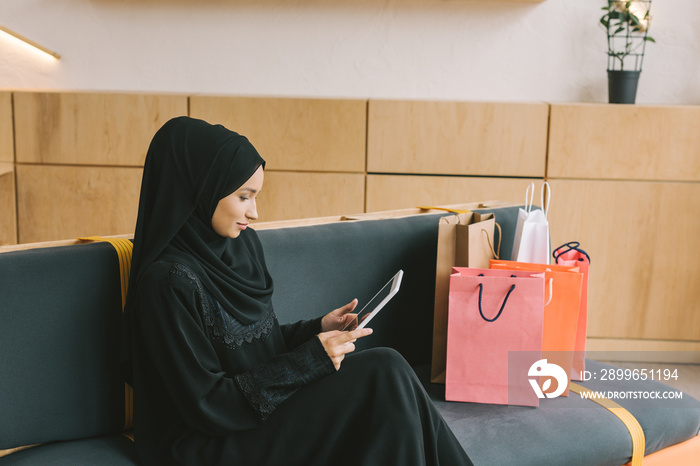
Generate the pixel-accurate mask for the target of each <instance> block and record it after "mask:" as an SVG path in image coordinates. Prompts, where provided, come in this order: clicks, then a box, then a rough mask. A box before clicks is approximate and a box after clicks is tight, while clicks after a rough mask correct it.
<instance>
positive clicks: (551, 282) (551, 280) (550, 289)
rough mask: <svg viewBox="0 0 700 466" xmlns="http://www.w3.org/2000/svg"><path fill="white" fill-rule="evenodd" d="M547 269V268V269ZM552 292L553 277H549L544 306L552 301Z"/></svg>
mask: <svg viewBox="0 0 700 466" xmlns="http://www.w3.org/2000/svg"><path fill="white" fill-rule="evenodd" d="M547 270H549V269H547ZM553 292H554V279H553V278H550V279H549V299H548V300H547V302H546V303H544V305H545V306H549V303H551V302H552V294H553Z"/></svg>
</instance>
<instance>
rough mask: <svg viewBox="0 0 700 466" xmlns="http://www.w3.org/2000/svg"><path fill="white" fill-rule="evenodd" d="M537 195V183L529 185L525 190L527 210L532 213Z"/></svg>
mask: <svg viewBox="0 0 700 466" xmlns="http://www.w3.org/2000/svg"><path fill="white" fill-rule="evenodd" d="M534 197H535V183H530V184H529V185H527V189H526V190H525V212H527V213H530V211H531V210H532V202H533V200H534Z"/></svg>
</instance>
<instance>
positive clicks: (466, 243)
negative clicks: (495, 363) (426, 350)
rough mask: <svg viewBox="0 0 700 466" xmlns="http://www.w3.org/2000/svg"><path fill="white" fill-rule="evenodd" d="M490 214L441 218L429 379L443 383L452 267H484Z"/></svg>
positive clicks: (491, 230) (490, 242) (490, 248)
mask: <svg viewBox="0 0 700 466" xmlns="http://www.w3.org/2000/svg"><path fill="white" fill-rule="evenodd" d="M495 224H496V219H495V217H494V215H493V214H492V213H486V214H479V213H476V212H466V213H461V214H457V215H449V216H446V217H442V218H440V221H439V223H438V244H437V261H436V264H435V308H434V314H433V359H432V368H431V374H430V379H431V381H432V382H434V383H445V367H446V360H447V306H448V299H449V287H450V274H451V273H452V268H453V267H474V268H483V269H487V268H488V266H489V261H490V260H491V259H494V255H495V252H494V247H493V245H494V238H493V236H494V226H495Z"/></svg>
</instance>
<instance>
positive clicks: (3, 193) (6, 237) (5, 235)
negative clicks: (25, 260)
mask: <svg viewBox="0 0 700 466" xmlns="http://www.w3.org/2000/svg"><path fill="white" fill-rule="evenodd" d="M15 243H17V206H16V200H15V171H14V167H13V166H12V164H10V163H2V162H0V245H6V244H15Z"/></svg>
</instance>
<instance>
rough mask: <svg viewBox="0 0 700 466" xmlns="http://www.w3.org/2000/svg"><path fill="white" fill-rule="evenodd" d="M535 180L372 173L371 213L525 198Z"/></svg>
mask: <svg viewBox="0 0 700 466" xmlns="http://www.w3.org/2000/svg"><path fill="white" fill-rule="evenodd" d="M532 181H536V180H531V179H518V178H478V177H453V176H411V175H368V176H367V212H375V211H382V210H392V209H404V208H410V207H423V206H431V205H436V206H439V205H449V204H460V203H465V202H478V201H484V200H494V201H495V200H498V201H505V202H512V203H516V204H518V205H521V204H523V202H524V201H525V190H526V189H527V185H528V184H529V183H531V182H532Z"/></svg>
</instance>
